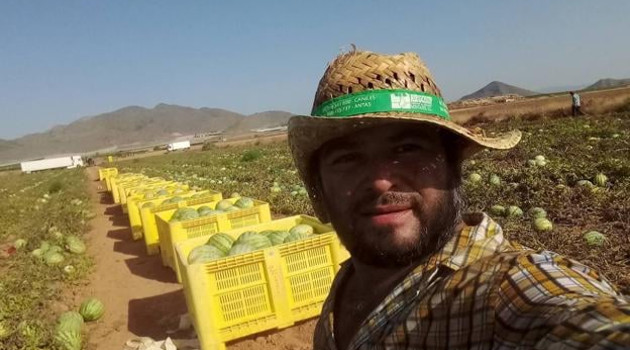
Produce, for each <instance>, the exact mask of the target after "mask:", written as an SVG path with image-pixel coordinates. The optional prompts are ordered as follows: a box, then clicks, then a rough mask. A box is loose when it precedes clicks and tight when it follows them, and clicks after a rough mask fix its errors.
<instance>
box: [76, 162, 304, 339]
mask: <svg viewBox="0 0 630 350" xmlns="http://www.w3.org/2000/svg"><path fill="white" fill-rule="evenodd" d="M86 172H87V174H88V177H89V179H90V181H89V191H90V195H91V198H92V205H93V208H94V211H95V213H97V216H96V217H95V218H94V219H93V220H92V222H91V224H92V230H91V231H90V232H89V233H88V252H89V253H90V254H91V256H93V258H94V264H95V266H94V270H93V273H92V275H91V278H90V281H89V283H88V285H87V286H86V287H84V288H83V290H82V291H81V292H80V293H78V294H77V295H76V298H75V299H76V302H77V303H79V302H80V300H82V299H83V298H85V297H88V296H95V297H97V298H99V299H101V300H102V301H103V302H104V304H105V306H106V313H105V315H104V316H103V318H102V319H101V320H99V321H98V322H97V323H95V324H92V325H90V326H89V328H88V334H89V336H88V339H89V342H88V346H87V349H90V350H92V349H107V350H111V349H123V347H124V344H125V343H126V342H127V341H128V340H130V339H134V338H138V337H151V338H153V339H156V340H163V339H166V337H171V338H172V339H173V340H175V341H176V343H177V340H178V339H191V338H195V334H194V330H193V329H188V330H179V323H180V316H182V315H184V314H186V313H187V308H186V302H185V299H184V294H183V291H182V286H181V285H180V284H178V283H177V280H176V278H175V274H174V272H173V271H172V270H171V269H170V268H168V267H164V266H162V263H161V260H160V258H159V255H158V256H149V255H147V254H146V250H145V245H144V241H142V240H140V241H133V240H132V238H131V230H130V228H129V220H128V218H127V215H126V214H123V212H122V210H121V207H120V205H118V204H114V203H113V200H112V197H111V195H110V193H109V192H107V189H106V188H105V184H104V183H101V182H100V181H98V168H96V167H90V168H87V169H86ZM314 328H315V320H308V321H305V322H302V323H299V324H297V325H295V326H293V327H290V328H287V329H284V330H275V331H269V332H266V333H263V334H258V335H253V336H250V337H248V338H244V339H240V340H238V341H233V342H230V343H228V346H227V348H228V349H230V350H232V349H238V350H241V349H242V350H244V349H252V348H253V349H261V350H272V349H311V348H312V346H311V343H312V334H313V330H314Z"/></svg>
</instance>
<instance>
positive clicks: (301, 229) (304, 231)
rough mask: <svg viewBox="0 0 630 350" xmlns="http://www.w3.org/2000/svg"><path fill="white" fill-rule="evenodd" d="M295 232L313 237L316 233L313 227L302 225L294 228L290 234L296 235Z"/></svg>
mask: <svg viewBox="0 0 630 350" xmlns="http://www.w3.org/2000/svg"><path fill="white" fill-rule="evenodd" d="M295 232H299V233H300V234H302V235H312V234H313V233H315V230H314V229H313V226H311V225H306V224H300V225H295V226H293V227H292V228H291V229H290V230H289V233H295Z"/></svg>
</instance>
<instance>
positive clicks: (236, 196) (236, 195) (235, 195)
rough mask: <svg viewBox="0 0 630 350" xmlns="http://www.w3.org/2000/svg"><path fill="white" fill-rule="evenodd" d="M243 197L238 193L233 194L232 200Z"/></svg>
mask: <svg viewBox="0 0 630 350" xmlns="http://www.w3.org/2000/svg"><path fill="white" fill-rule="evenodd" d="M240 196H241V195H240V194H238V192H232V194H231V195H230V198H239V197H240Z"/></svg>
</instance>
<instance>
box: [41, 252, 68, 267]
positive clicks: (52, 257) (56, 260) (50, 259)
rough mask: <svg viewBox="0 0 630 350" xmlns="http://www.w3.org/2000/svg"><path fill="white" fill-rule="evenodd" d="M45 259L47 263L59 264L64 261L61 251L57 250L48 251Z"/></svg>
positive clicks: (50, 264)
mask: <svg viewBox="0 0 630 350" xmlns="http://www.w3.org/2000/svg"><path fill="white" fill-rule="evenodd" d="M44 261H45V262H46V265H49V266H52V265H59V264H61V263H62V262H63V261H64V257H63V255H62V254H61V253H58V252H55V251H48V252H46V254H44Z"/></svg>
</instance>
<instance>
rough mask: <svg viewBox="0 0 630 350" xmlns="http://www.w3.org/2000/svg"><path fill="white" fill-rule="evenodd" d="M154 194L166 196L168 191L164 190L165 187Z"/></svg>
mask: <svg viewBox="0 0 630 350" xmlns="http://www.w3.org/2000/svg"><path fill="white" fill-rule="evenodd" d="M155 194H156V195H158V196H166V195H168V191H167V190H165V189H161V190H159V191H157V192H156V193H155Z"/></svg>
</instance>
